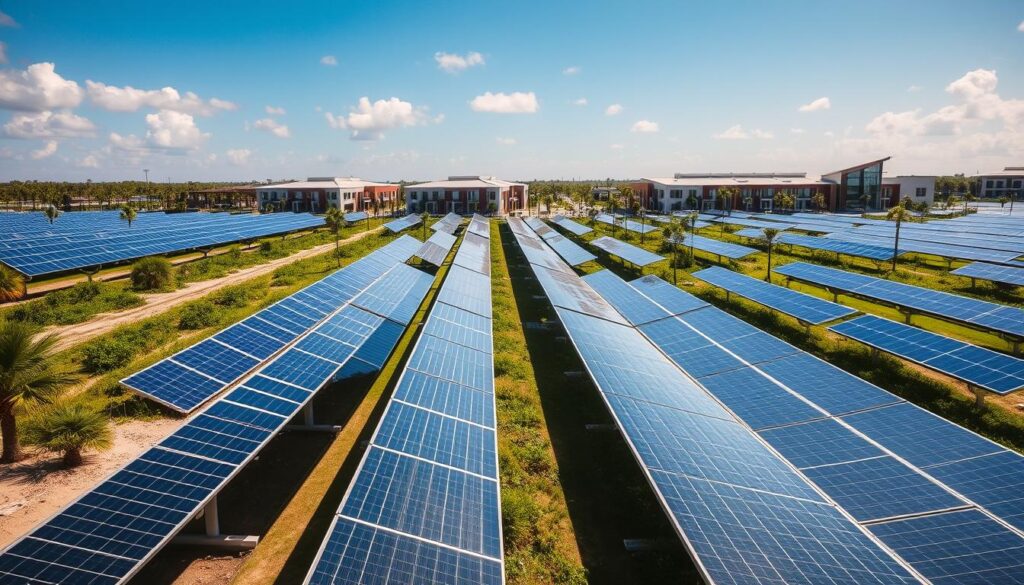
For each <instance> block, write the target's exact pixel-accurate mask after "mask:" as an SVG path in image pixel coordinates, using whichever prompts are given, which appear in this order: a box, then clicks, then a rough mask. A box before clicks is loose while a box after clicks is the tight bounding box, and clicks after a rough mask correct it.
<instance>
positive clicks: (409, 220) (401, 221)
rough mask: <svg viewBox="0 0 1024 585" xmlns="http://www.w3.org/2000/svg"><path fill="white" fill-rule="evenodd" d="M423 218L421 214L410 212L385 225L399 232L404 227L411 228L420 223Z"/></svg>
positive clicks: (390, 229) (391, 230)
mask: <svg viewBox="0 0 1024 585" xmlns="http://www.w3.org/2000/svg"><path fill="white" fill-rule="evenodd" d="M422 221H423V220H422V219H420V216H418V215H415V214H409V215H407V216H405V217H400V218H398V219H396V220H394V221H389V222H388V223H386V224H384V227H385V228H387V229H388V231H390V232H394V233H396V234H397V233H398V232H400V231H402V230H404V229H407V228H411V227H412V226H414V225H419V224H420V223H421V222H422Z"/></svg>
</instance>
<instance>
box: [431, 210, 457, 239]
mask: <svg viewBox="0 0 1024 585" xmlns="http://www.w3.org/2000/svg"><path fill="white" fill-rule="evenodd" d="M460 225H462V216H461V215H459V214H457V213H451V212H450V213H448V214H447V215H445V216H444V217H442V218H441V219H439V220H437V221H436V222H434V224H433V225H431V226H430V229H432V230H434V231H435V232H437V231H441V232H444V233H446V234H449V235H451V234H454V233H455V230H457V229H459V226H460Z"/></svg>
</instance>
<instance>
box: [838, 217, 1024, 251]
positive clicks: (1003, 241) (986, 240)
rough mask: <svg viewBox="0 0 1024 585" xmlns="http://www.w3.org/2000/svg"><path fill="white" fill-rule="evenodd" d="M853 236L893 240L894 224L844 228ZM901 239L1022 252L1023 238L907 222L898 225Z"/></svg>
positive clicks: (894, 233) (1023, 249)
mask: <svg viewBox="0 0 1024 585" xmlns="http://www.w3.org/2000/svg"><path fill="white" fill-rule="evenodd" d="M841 233H849V234H851V235H854V236H877V237H879V238H884V239H885V240H887V241H890V240H894V239H895V236H896V226H895V225H893V224H889V223H886V224H883V225H874V224H872V225H865V226H862V227H859V228H856V229H852V230H844V231H843V232H841ZM900 240H901V241H917V242H929V243H933V244H951V245H954V246H965V247H968V248H981V249H984V250H1000V251H1004V252H1016V253H1017V254H1024V240H1022V239H1021V238H1019V237H1017V236H1000V235H992V234H975V233H962V232H954V231H949V230H936V229H934V228H933V227H931V226H928V225H926V224H907V223H903V224H901V226H900Z"/></svg>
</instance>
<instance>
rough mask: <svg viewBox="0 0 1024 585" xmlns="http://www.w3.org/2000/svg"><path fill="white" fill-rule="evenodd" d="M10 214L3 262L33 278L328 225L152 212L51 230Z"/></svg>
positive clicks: (280, 216) (305, 219)
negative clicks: (128, 220) (131, 220)
mask: <svg viewBox="0 0 1024 585" xmlns="http://www.w3.org/2000/svg"><path fill="white" fill-rule="evenodd" d="M4 216H5V222H4V223H5V224H6V226H7V227H6V228H5V229H4V231H3V233H4V241H3V242H0V262H2V263H4V264H7V265H8V266H10V267H11V268H14V269H15V270H17V271H19V272H21V273H23V274H26V275H28V276H40V275H44V274H53V273H57V272H63V271H67V270H77V269H82V268H88V267H92V266H98V265H102V264H113V263H117V262H123V261H126V260H132V259H135V258H141V257H143V256H151V255H157V254H168V253H172V252H181V251H185V250H191V249H196V248H207V247H212V246H218V245H222V244H228V243H231V242H239V241H243V240H251V239H255V238H260V237H264V236H270V235H274V234H282V233H287V232H292V231H296V230H305V229H310V228H315V227H320V226H322V225H323V222H324V220H323V218H322V217H318V216H314V215H311V214H308V213H301V214H293V213H287V214H285V213H272V214H227V213H173V214H165V213H156V212H150V213H140V214H139V215H138V218H137V219H136V220H135V221H134V222H132V225H131V227H128V223H127V222H125V221H122V220H120V219H118V217H119V216H118V213H117V212H93V211H82V212H73V213H65V214H63V215H62V216H61V217H60V218H59V219H58V220H57V221H56V222H55V223H54V224H53V225H52V226H51V225H49V224H48V223H47V222H46V220H45V219H43V217H42V214H41V213H9V214H4ZM74 218H78V219H74Z"/></svg>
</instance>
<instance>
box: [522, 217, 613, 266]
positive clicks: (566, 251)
mask: <svg viewBox="0 0 1024 585" xmlns="http://www.w3.org/2000/svg"><path fill="white" fill-rule="evenodd" d="M525 221H526V223H527V225H529V226H530V228H532V229H533V230H534V232H536V233H537V235H539V236H540V237H542V238H544V241H545V242H547V244H548V245H549V246H551V247H552V248H553V249H554V250H555V252H558V255H559V256H561V257H562V259H563V260H565V261H566V262H567V263H568V264H569V265H570V266H579V265H580V264H585V263H587V262H591V261H593V260H596V259H597V256H594V255H593V254H591V253H590V252H588V251H586V250H585V249H584V248H583V247H582V246H580V245H579V244H577V243H576V242H574V241H572V240H570V239H568V238H566V237H565V236H563V235H561V234H559V233H558V232H556V231H555V230H553V229H551V228H550V227H549V226H548V225H547V224H545V223H544V222H543V221H541V220H540V219H539V218H536V217H528V218H526V220H525Z"/></svg>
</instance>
